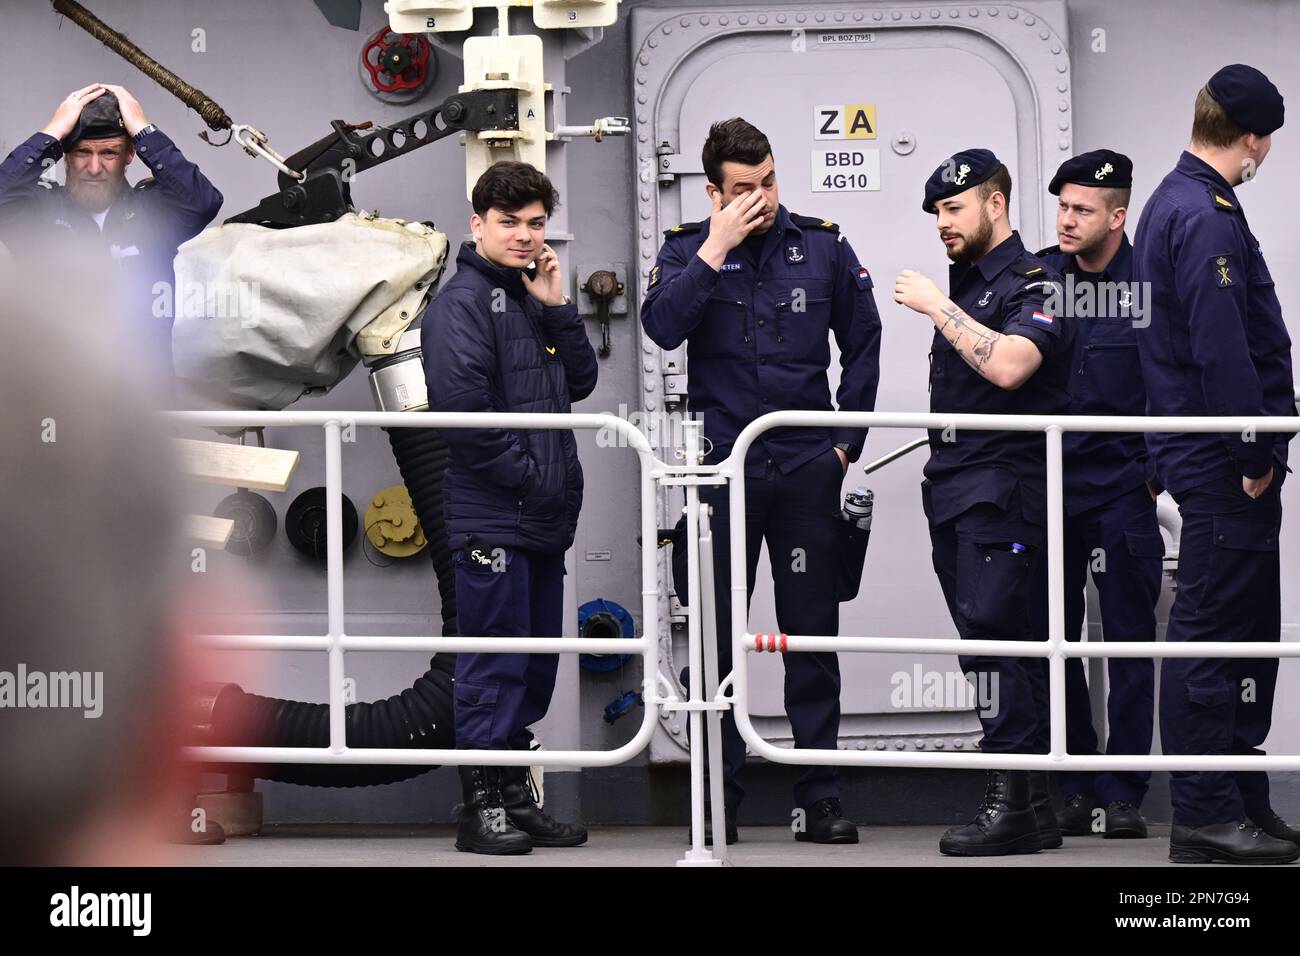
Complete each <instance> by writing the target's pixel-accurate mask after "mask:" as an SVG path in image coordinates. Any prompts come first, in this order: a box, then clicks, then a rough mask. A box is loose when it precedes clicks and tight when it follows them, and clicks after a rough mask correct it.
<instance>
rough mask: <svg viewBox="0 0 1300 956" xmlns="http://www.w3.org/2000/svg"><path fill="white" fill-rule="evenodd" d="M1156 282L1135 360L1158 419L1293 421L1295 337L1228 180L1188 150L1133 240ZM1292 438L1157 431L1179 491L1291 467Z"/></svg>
mask: <svg viewBox="0 0 1300 956" xmlns="http://www.w3.org/2000/svg"><path fill="white" fill-rule="evenodd" d="M1133 273H1134V278H1135V279H1137V280H1138V281H1139V282H1149V283H1150V284H1151V286H1150V293H1151V295H1150V302H1149V303H1148V306H1147V307H1148V309H1150V316H1151V326H1150V327H1149V328H1146V329H1142V330H1140V334H1139V335H1138V337H1137V339H1138V354H1139V355H1140V356H1141V359H1142V377H1143V378H1144V379H1145V381H1146V389H1147V408H1148V411H1149V413H1150V414H1151V415H1242V416H1265V415H1269V416H1272V415H1294V414H1295V383H1294V380H1293V379H1292V376H1291V337H1290V336H1289V335H1288V334H1287V330H1286V324H1285V323H1284V322H1283V321H1282V306H1281V304H1280V303H1279V302H1278V299H1277V292H1276V291H1275V290H1274V288H1273V277H1272V276H1271V275H1270V274H1269V271H1268V266H1267V265H1266V264H1265V262H1264V256H1263V254H1262V253H1261V252H1260V248H1259V242H1258V241H1257V240H1256V239H1255V237H1254V235H1253V234H1252V233H1251V231H1250V226H1249V225H1248V224H1247V223H1246V215H1245V213H1244V212H1243V211H1242V209H1241V203H1240V202H1238V200H1237V195H1236V193H1235V192H1233V189H1232V187H1231V186H1229V185H1228V183H1227V181H1226V180H1225V179H1224V178H1223V177H1222V176H1220V175H1219V174H1218V172H1216V171H1215V170H1214V169H1213V168H1211V167H1210V166H1209V165H1208V164H1207V163H1205V162H1203V161H1201V160H1200V159H1198V158H1197V157H1195V156H1193V155H1192V154H1191V153H1188V152H1184V153H1183V155H1182V157H1181V158H1180V159H1179V160H1178V165H1177V166H1176V167H1174V170H1173V172H1171V173H1170V174H1169V175H1168V176H1166V177H1165V178H1164V179H1163V180H1162V181H1161V183H1160V185H1159V186H1157V187H1156V190H1155V192H1153V193H1152V194H1151V198H1150V199H1148V200H1147V204H1146V206H1145V207H1144V208H1143V210H1142V218H1141V220H1140V221H1139V222H1138V228H1137V233H1136V234H1135V235H1134V237H1133ZM1290 439H1291V435H1290V434H1284V433H1279V432H1267V433H1260V434H1257V435H1245V434H1243V431H1242V430H1238V431H1236V432H1230V433H1227V434H1214V433H1209V432H1202V433H1199V434H1192V433H1182V432H1176V433H1172V434H1150V435H1148V436H1147V448H1148V449H1149V450H1150V452H1151V454H1152V455H1153V456H1154V458H1155V467H1156V473H1157V475H1158V477H1159V478H1160V480H1161V482H1162V483H1163V484H1164V485H1165V487H1167V488H1168V489H1169V490H1170V491H1171V492H1174V493H1178V492H1181V491H1185V490H1187V489H1188V488H1191V487H1194V486H1195V485H1199V484H1204V483H1206V482H1209V481H1213V480H1215V479H1216V478H1221V477H1224V476H1239V475H1240V476H1245V477H1247V478H1261V477H1263V476H1264V475H1265V474H1267V473H1268V471H1269V469H1270V468H1272V467H1273V465H1274V463H1276V464H1278V465H1280V466H1281V467H1282V468H1285V467H1286V460H1287V442H1289V441H1290Z"/></svg>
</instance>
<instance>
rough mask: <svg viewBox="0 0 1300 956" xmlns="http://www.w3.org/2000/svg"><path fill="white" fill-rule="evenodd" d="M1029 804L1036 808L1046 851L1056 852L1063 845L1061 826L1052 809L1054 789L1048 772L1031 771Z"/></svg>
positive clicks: (1040, 836) (1035, 813)
mask: <svg viewBox="0 0 1300 956" xmlns="http://www.w3.org/2000/svg"><path fill="white" fill-rule="evenodd" d="M1029 802H1030V803H1031V804H1033V807H1034V822H1035V823H1037V824H1038V836H1039V838H1040V839H1041V840H1042V843H1043V849H1044V850H1055V849H1056V848H1057V847H1059V846H1060V845H1061V843H1062V840H1061V825H1060V824H1059V823H1057V822H1056V810H1055V809H1053V808H1052V788H1051V785H1050V783H1049V782H1048V779H1047V771H1046V770H1031V771H1029Z"/></svg>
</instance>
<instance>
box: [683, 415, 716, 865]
mask: <svg viewBox="0 0 1300 956" xmlns="http://www.w3.org/2000/svg"><path fill="white" fill-rule="evenodd" d="M682 425H683V431H684V437H685V442H686V451H685V457H686V466H687V468H694V467H695V466H697V465H699V463H700V425H701V423H700V422H699V421H694V420H687V421H685V422H683V423H682ZM686 563H687V575H686V577H687V581H688V583H687V586H686V601H687V604H688V605H689V608H690V610H689V613H688V614H687V617H686V640H687V651H688V660H689V664H690V685H691V686H690V687H689V688H688V692H689V694H690V702H691V705H692V709H691V710H690V711H689V712H688V714H687V723H688V725H689V727H690V757H691V848H690V850H688V851H687V852H686V856H685V857H684V858H683V859H682V860H679V861H678V864H679V865H682V866H693V865H704V866H710V865H714V864H715V863H716V862H717V861H715V860H714V857H713V854H712V853H711V852H710V851H709V850H707V849H706V848H705V846H704V749H705V742H704V732H703V731H704V719H703V718H704V712H703V711H702V710H700V709H699V705H700V704H702V703H703V702H704V658H703V650H702V645H701V641H700V635H701V633H702V631H703V628H702V627H701V624H702V622H703V610H704V609H703V607H702V606H701V605H702V601H701V596H700V489H699V487H698V486H697V485H694V484H688V485H686Z"/></svg>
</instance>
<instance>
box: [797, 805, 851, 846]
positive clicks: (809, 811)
mask: <svg viewBox="0 0 1300 956" xmlns="http://www.w3.org/2000/svg"><path fill="white" fill-rule="evenodd" d="M802 809H803V811H804V820H805V824H806V825H805V826H804V827H803V828H802V829H799V830H795V831H794V838H795V839H796V840H799V841H800V842H803V843H857V842H858V828H857V827H856V826H854V825H853V821H852V820H846V819H844V811H843V810H841V809H840V799H839V797H823V798H822V799H821V800H818V801H816V802H815V803H814V804H813V805H812V806H811V807H803V808H802Z"/></svg>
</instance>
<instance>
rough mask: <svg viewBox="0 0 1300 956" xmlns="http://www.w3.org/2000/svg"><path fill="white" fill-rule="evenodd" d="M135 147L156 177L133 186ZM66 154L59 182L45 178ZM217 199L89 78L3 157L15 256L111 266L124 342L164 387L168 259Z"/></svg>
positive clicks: (136, 114) (132, 109) (123, 104)
mask: <svg viewBox="0 0 1300 956" xmlns="http://www.w3.org/2000/svg"><path fill="white" fill-rule="evenodd" d="M137 156H138V157H139V158H140V160H141V161H142V162H143V163H144V164H145V165H146V166H148V167H149V171H150V172H151V173H152V174H153V178H152V179H146V180H144V181H142V182H140V183H138V184H137V185H136V186H135V188H134V189H133V188H131V186H130V185H129V184H128V183H127V181H126V169H127V167H128V166H129V165H130V164H131V162H132V161H133V160H134V159H135V158H136V157H137ZM60 159H62V160H63V161H64V166H65V167H66V185H65V186H62V187H60V186H57V185H51V184H50V183H48V182H46V181H45V179H44V178H43V174H44V173H45V172H46V171H47V170H48V169H50V168H51V167H53V166H55V165H56V164H57V163H58V162H59V160H60ZM221 203H222V196H221V193H220V192H218V191H217V189H216V187H215V186H213V185H212V183H211V182H209V181H208V179H207V177H206V176H204V175H203V173H202V172H200V171H199V168H198V167H197V166H195V165H194V164H193V163H191V162H190V161H189V160H187V159H186V158H185V157H184V156H183V155H182V154H181V151H180V150H179V149H178V148H177V147H176V144H175V143H173V142H172V141H171V139H169V138H168V137H167V135H166V134H164V133H163V132H161V131H160V130H159V129H158V128H157V127H156V126H154V125H153V124H152V123H150V122H149V121H148V119H146V118H145V115H144V111H143V109H142V108H141V107H140V104H139V102H137V101H136V99H135V97H134V96H132V95H131V94H130V93H128V92H127V91H126V90H125V89H124V88H122V87H120V86H111V85H106V84H103V83H93V84H91V85H90V86H87V87H84V88H82V89H80V90H76V91H74V92H73V93H71V94H69V95H68V97H67V98H66V99H65V100H64V101H63V102H62V103H60V104H59V107H58V109H57V110H56V111H55V113H54V116H53V117H51V119H50V121H49V122H48V123H47V124H46V125H45V127H44V128H43V129H42V130H41V131H40V132H38V133H35V134H33V135H32V136H30V137H29V138H28V139H27V140H26V141H25V142H23V143H21V144H20V145H19V146H18V147H17V148H16V149H15V150H14V151H13V152H12V153H10V154H9V156H8V157H7V158H6V159H5V161H4V163H3V164H0V241H3V242H5V243H6V244H7V245H8V246H9V249H10V252H11V253H12V254H13V255H14V256H15V258H18V259H21V258H22V257H23V256H25V255H30V256H37V257H42V258H47V257H55V258H58V259H60V260H62V259H69V258H71V259H74V260H75V262H76V263H79V264H81V265H82V266H89V267H91V268H92V269H93V267H100V268H101V269H102V270H106V271H108V272H109V273H110V274H111V275H112V276H113V280H114V282H113V285H114V289H113V292H112V294H110V295H108V296H106V305H108V306H109V307H110V308H111V306H112V305H114V304H116V305H117V306H118V307H119V308H120V310H121V311H122V313H123V318H124V319H125V323H124V328H125V331H126V334H127V336H128V338H129V341H127V342H124V343H123V347H124V349H130V350H134V351H135V352H136V353H138V354H139V355H140V356H141V357H142V358H143V359H144V360H145V361H147V362H149V363H150V365H151V368H150V369H147V370H145V371H146V373H151V374H152V375H153V377H155V379H156V380H157V383H158V385H159V387H160V388H162V389H163V390H165V389H166V387H167V384H168V383H169V381H170V378H171V315H172V304H173V303H174V301H175V298H174V295H173V283H174V281H175V279H174V276H173V273H172V259H173V258H175V256H176V248H177V246H179V245H180V244H181V243H183V242H185V241H186V240H188V239H191V238H193V237H194V236H196V235H198V234H199V233H200V232H201V231H202V230H203V229H204V228H205V227H206V226H207V225H208V224H209V223H210V222H212V220H213V218H214V217H215V216H216V214H217V211H218V210H219V209H220V208H221ZM77 274H80V275H82V276H83V277H85V276H86V275H88V274H89V272H88V270H86V269H83V270H81V271H80V272H79V273H77ZM88 281H93V280H88Z"/></svg>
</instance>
